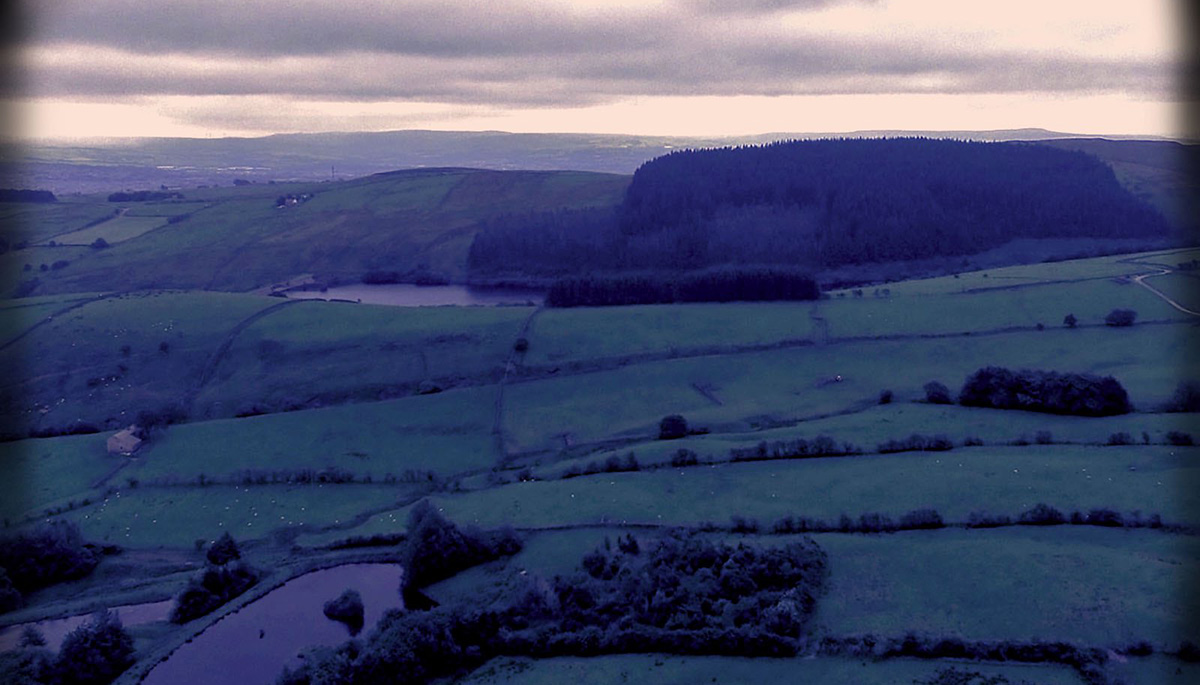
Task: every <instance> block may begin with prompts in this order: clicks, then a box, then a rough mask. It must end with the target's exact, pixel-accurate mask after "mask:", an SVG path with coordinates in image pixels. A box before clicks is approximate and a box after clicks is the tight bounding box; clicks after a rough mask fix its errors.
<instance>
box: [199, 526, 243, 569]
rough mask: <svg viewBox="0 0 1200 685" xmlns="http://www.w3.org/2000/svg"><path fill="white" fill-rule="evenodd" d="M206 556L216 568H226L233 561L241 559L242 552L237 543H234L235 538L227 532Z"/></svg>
mask: <svg viewBox="0 0 1200 685" xmlns="http://www.w3.org/2000/svg"><path fill="white" fill-rule="evenodd" d="M205 556H206V557H207V559H208V563H210V564H213V565H215V566H224V565H225V564H228V563H229V562H231V561H236V560H238V559H241V558H242V552H241V550H239V549H238V546H237V543H236V542H234V541H233V536H232V535H230V534H229V531H226V532H224V533H222V534H221V537H219V538H217V541H216V542H214V543H213V544H212V546H211V547H209V548H208V553H207V554H206V555H205Z"/></svg>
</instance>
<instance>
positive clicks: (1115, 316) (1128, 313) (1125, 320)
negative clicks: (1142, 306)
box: [1104, 309, 1137, 327]
mask: <svg viewBox="0 0 1200 685" xmlns="http://www.w3.org/2000/svg"><path fill="white" fill-rule="evenodd" d="M1136 320H1137V312H1135V311H1134V310H1132V309H1114V310H1112V311H1111V312H1109V313H1108V315H1107V316H1105V317H1104V323H1105V324H1106V325H1109V326H1117V327H1124V326H1132V325H1133V322H1134V321H1136Z"/></svg>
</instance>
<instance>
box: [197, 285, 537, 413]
mask: <svg viewBox="0 0 1200 685" xmlns="http://www.w3.org/2000/svg"><path fill="white" fill-rule="evenodd" d="M531 311H532V310H530V309H528V308H525V307H435V308H423V309H421V310H418V309H416V308H408V307H385V306H373V305H354V304H346V303H338V302H317V301H310V302H302V303H300V304H295V305H292V306H288V307H286V308H284V309H281V310H280V311H278V312H277V313H274V314H272V315H271V316H269V317H266V318H263V319H262V320H260V321H257V322H255V323H254V324H253V325H251V326H249V327H248V328H246V329H245V330H244V331H242V332H241V334H240V335H239V336H238V337H237V339H236V340H235V341H234V343H233V345H231V346H230V348H229V350H228V353H227V355H226V356H225V358H224V359H223V360H222V362H221V364H220V366H218V367H217V368H216V373H215V376H214V377H213V379H212V381H211V382H210V383H209V384H208V385H206V386H205V388H204V391H203V392H202V393H201V394H200V395H199V397H198V400H197V411H198V413H201V414H203V415H208V416H217V417H220V416H231V415H233V414H234V413H235V412H238V411H240V410H244V409H246V408H249V406H250V405H253V404H254V403H256V402H257V403H260V404H262V405H263V406H265V407H268V408H270V407H278V406H280V405H284V404H286V403H288V402H298V401H304V400H307V399H308V398H309V397H311V396H332V397H333V398H334V400H335V401H336V399H338V396H339V395H340V396H342V397H346V396H349V397H356V398H363V397H364V396H365V397H366V398H369V399H378V398H380V397H381V396H382V397H387V396H389V394H390V395H392V396H395V395H396V394H401V395H407V394H411V393H412V392H414V391H415V390H416V389H418V386H419V384H420V383H421V381H426V380H436V381H438V384H439V386H440V387H453V386H454V385H456V384H460V383H464V382H465V383H470V384H478V383H480V382H495V381H496V380H498V379H499V376H500V374H501V373H503V368H504V362H505V360H506V359H507V357H508V354H509V352H510V350H511V349H512V344H513V341H514V340H516V338H517V333H518V331H519V330H520V328H521V325H522V324H523V323H524V321H525V319H526V318H528V317H529V315H530V313H531Z"/></svg>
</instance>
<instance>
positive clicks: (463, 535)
mask: <svg viewBox="0 0 1200 685" xmlns="http://www.w3.org/2000/svg"><path fill="white" fill-rule="evenodd" d="M521 545H522V543H521V539H520V538H519V537H517V535H516V533H515V532H513V531H512V530H511V529H502V530H499V531H489V532H484V531H479V530H472V529H468V530H466V531H463V530H460V529H459V528H458V526H456V525H455V524H454V523H453V522H452V521H449V520H447V519H446V518H445V517H444V516H442V515H441V513H440V512H438V510H437V509H435V508H434V506H433V505H432V504H430V503H429V500H421V501H420V502H418V503H417V504H416V505H415V506H414V507H413V508H412V510H410V511H409V514H408V535H407V536H406V537H405V540H404V548H403V549H402V550H401V560H402V563H403V565H404V581H403V588H404V589H405V590H406V591H407V590H415V589H417V588H421V587H424V586H426V585H429V584H430V583H435V582H437V581H439V580H443V579H445V578H449V577H450V576H452V575H454V574H456V573H458V572H459V571H462V570H464V569H467V568H470V567H472V566H475V565H476V564H480V563H483V562H485V561H491V560H492V559H496V558H498V557H501V556H507V555H511V554H516V553H517V552H519V551H520V550H521Z"/></svg>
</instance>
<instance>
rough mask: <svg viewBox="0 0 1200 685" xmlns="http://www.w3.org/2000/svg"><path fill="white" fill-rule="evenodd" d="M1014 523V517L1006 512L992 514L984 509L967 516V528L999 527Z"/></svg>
mask: <svg viewBox="0 0 1200 685" xmlns="http://www.w3.org/2000/svg"><path fill="white" fill-rule="evenodd" d="M1011 524H1012V519H1011V518H1009V517H1008V516H1006V515H1004V514H997V515H992V514H988V513H987V512H983V511H973V512H971V513H970V514H969V515H968V516H967V528H999V527H1000V526H1008V525H1011Z"/></svg>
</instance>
